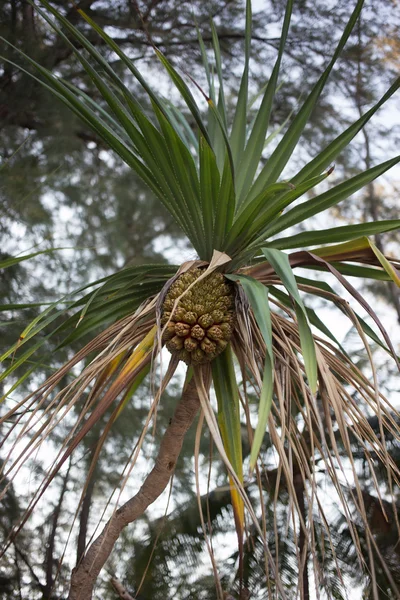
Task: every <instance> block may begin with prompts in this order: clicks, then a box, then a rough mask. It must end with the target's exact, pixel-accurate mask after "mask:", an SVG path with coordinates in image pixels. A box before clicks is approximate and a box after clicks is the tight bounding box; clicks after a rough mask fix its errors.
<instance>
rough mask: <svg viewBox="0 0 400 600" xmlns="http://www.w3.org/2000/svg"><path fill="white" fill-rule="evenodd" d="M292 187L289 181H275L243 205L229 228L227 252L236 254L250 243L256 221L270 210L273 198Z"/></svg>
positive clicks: (226, 241) (225, 243) (226, 244)
mask: <svg viewBox="0 0 400 600" xmlns="http://www.w3.org/2000/svg"><path fill="white" fill-rule="evenodd" d="M289 189H290V184H288V183H285V182H283V183H274V184H273V185H270V186H268V187H267V188H266V189H265V190H264V191H263V192H262V193H261V194H259V196H257V198H254V200H253V201H252V202H251V203H250V204H249V205H248V206H243V208H242V210H241V211H240V212H239V213H238V214H237V216H236V218H235V220H234V222H233V225H232V227H231V228H230V229H229V230H228V233H227V236H226V238H225V241H224V247H225V249H226V252H227V253H228V254H229V255H230V256H234V254H235V252H236V251H237V250H238V249H239V250H240V249H241V248H245V247H246V246H247V245H248V241H249V240H251V239H252V233H251V229H252V228H253V226H254V222H255V221H256V219H257V218H258V217H259V215H260V213H262V212H264V211H265V210H268V209H267V208H266V207H269V206H270V204H271V203H272V202H273V198H274V197H275V196H276V195H277V194H278V192H284V191H287V190H289Z"/></svg>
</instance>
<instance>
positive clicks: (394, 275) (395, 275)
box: [368, 240, 400, 287]
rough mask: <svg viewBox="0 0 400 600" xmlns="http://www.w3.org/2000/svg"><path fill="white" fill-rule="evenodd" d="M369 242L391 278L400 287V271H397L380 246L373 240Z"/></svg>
mask: <svg viewBox="0 0 400 600" xmlns="http://www.w3.org/2000/svg"><path fill="white" fill-rule="evenodd" d="M368 243H369V246H370V248H371V249H372V251H373V253H374V254H375V256H376V258H377V259H378V260H379V262H380V263H381V265H382V267H383V268H384V269H385V271H386V273H387V274H388V275H389V277H390V279H391V280H392V281H393V283H395V284H396V285H397V287H400V273H399V272H398V271H397V269H395V267H394V266H393V265H392V264H391V263H390V262H389V261H388V259H387V258H386V256H385V255H384V254H382V252H381V251H380V250H379V248H377V247H376V246H375V244H374V243H373V242H372V241H371V240H368Z"/></svg>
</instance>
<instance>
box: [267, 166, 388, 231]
mask: <svg viewBox="0 0 400 600" xmlns="http://www.w3.org/2000/svg"><path fill="white" fill-rule="evenodd" d="M398 162H400V155H399V156H396V157H394V158H392V159H390V160H387V161H385V162H383V163H380V164H379V165H376V166H375V167H372V168H371V169H368V170H367V171H364V172H362V173H359V174H358V175H355V176H354V177H351V178H350V179H348V180H347V181H343V183H340V184H339V185H337V186H335V187H334V188H332V189H330V190H328V191H327V192H324V193H323V194H320V195H319V196H316V197H315V198H312V199H311V200H307V201H306V202H303V203H302V204H300V205H299V206H296V207H295V208H292V209H291V210H289V211H288V212H287V213H285V214H284V215H282V216H281V217H279V218H278V219H276V220H275V221H274V223H272V224H271V226H270V227H268V228H267V229H266V231H265V237H266V238H267V237H270V236H272V235H276V234H277V233H280V232H281V231H283V230H284V229H288V227H292V226H293V225H296V224H297V223H301V222H302V221H305V220H306V219H309V218H310V217H312V216H314V215H316V214H318V213H320V212H322V211H323V210H326V209H328V208H330V207H331V206H334V205H336V204H338V203H339V202H342V201H343V200H345V199H346V198H348V197H349V196H351V195H352V194H354V193H355V192H357V191H358V190H360V189H361V188H362V187H364V186H365V185H367V184H368V183H370V182H371V181H373V180H374V179H376V178H377V177H379V176H380V175H382V174H383V173H385V172H386V171H388V170H389V169H391V168H392V167H394V166H395V165H396V164H397V163H398Z"/></svg>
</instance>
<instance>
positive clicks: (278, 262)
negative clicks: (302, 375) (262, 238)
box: [262, 248, 318, 394]
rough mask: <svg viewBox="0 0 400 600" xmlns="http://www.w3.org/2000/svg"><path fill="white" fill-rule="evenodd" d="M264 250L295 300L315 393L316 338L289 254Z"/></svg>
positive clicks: (316, 376)
mask: <svg viewBox="0 0 400 600" xmlns="http://www.w3.org/2000/svg"><path fill="white" fill-rule="evenodd" d="M262 252H263V254H264V256H265V258H266V259H267V261H268V262H269V264H270V265H271V266H272V267H273V268H274V270H275V272H276V274H277V275H278V276H279V277H280V278H281V280H282V283H283V285H284V286H285V288H286V289H287V291H288V292H289V294H290V296H291V297H292V298H293V300H294V302H295V312H296V318H297V323H298V327H299V336H300V345H301V351H302V354H303V359H304V368H305V371H306V374H307V378H308V383H309V385H310V389H311V392H312V393H313V394H315V393H316V391H317V379H318V367H317V358H316V353H315V345H314V338H313V335H312V332H311V329H310V326H309V323H308V318H307V312H306V309H305V306H304V304H303V301H302V299H301V297H300V294H299V290H298V288H297V283H296V279H295V276H294V275H293V271H292V269H291V267H290V263H289V258H288V256H287V254H285V253H284V252H281V251H280V250H275V249H272V248H262Z"/></svg>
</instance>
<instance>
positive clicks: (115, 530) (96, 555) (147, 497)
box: [68, 377, 199, 600]
mask: <svg viewBox="0 0 400 600" xmlns="http://www.w3.org/2000/svg"><path fill="white" fill-rule="evenodd" d="M198 409H199V398H198V394H197V390H196V385H195V382H194V377H193V378H192V379H191V381H190V383H189V384H188V385H187V387H186V388H184V390H183V393H182V398H181V400H180V402H179V404H178V406H177V407H176V410H175V414H174V416H173V418H172V420H171V423H170V425H169V426H168V428H167V429H166V431H165V434H164V437H163V439H162V442H161V445H160V450H159V453H158V456H157V459H156V464H155V465H154V467H153V469H152V471H151V472H150V473H149V475H148V476H147V478H146V479H145V481H144V483H143V485H142V487H141V488H140V490H139V491H138V493H137V494H136V495H135V496H133V498H131V499H130V500H128V502H126V503H125V504H124V505H123V506H121V508H119V509H118V510H117V511H116V512H115V513H114V514H113V516H112V517H111V519H110V520H109V521H108V523H107V524H106V526H105V527H104V529H103V531H102V532H101V534H100V535H99V537H98V538H97V539H96V540H95V541H94V542H93V544H92V545H91V546H90V548H89V550H88V551H87V553H86V556H85V557H84V558H83V560H82V562H81V563H80V565H79V566H78V567H76V568H75V569H73V571H72V576H71V589H70V592H69V596H68V599H69V600H90V599H91V598H92V593H93V587H94V585H95V583H96V579H97V577H98V575H99V573H100V571H101V569H102V568H103V566H104V563H105V562H106V560H107V559H108V557H109V556H110V554H111V551H112V549H113V547H114V544H115V542H116V541H117V540H118V538H119V536H120V534H121V532H122V530H123V529H124V528H125V527H126V526H127V525H129V523H132V522H133V521H135V520H136V519H138V518H139V517H140V516H141V515H142V514H143V513H144V512H145V510H146V509H147V507H148V506H149V505H150V504H152V503H153V502H154V501H155V500H156V499H157V498H158V497H159V496H160V495H161V493H162V492H163V491H164V490H165V488H166V487H167V485H168V482H169V480H170V479H171V476H172V474H173V472H174V469H175V464H176V461H177V459H178V456H179V454H180V451H181V448H182V444H183V439H184V437H185V434H186V432H187V431H188V429H189V427H190V426H191V424H192V422H193V420H194V418H195V416H196V414H197V411H198Z"/></svg>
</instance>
